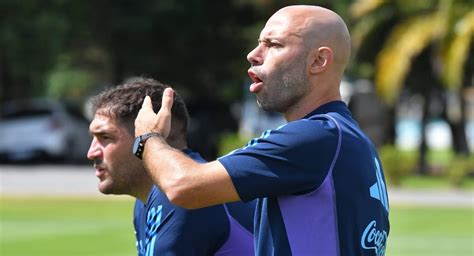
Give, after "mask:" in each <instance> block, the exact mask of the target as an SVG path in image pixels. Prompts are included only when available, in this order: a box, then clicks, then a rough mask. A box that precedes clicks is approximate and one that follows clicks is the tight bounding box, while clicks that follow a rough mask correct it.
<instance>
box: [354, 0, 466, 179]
mask: <svg viewBox="0 0 474 256" xmlns="http://www.w3.org/2000/svg"><path fill="white" fill-rule="evenodd" d="M351 14H352V17H353V18H354V20H355V25H354V27H353V30H352V34H353V39H354V45H355V48H356V50H357V57H356V58H358V59H360V60H362V62H363V63H365V65H361V66H362V67H368V68H366V69H365V71H366V72H365V75H367V76H370V77H371V78H373V79H374V81H375V84H376V87H377V92H378V94H379V95H380V96H381V97H382V98H383V99H384V100H385V101H386V102H387V103H388V104H390V105H391V106H393V107H394V105H395V104H396V102H397V100H398V98H399V96H400V95H401V91H402V89H403V84H406V87H407V88H409V89H411V90H412V91H415V92H418V93H421V94H422V95H423V97H424V99H425V101H424V111H423V118H422V121H423V122H422V127H423V128H422V129H423V130H424V126H425V125H426V121H427V115H428V110H429V106H430V102H431V99H432V94H433V93H434V92H436V91H437V90H439V89H440V88H443V90H450V91H453V92H455V94H456V95H457V97H458V98H459V100H460V102H463V100H464V98H463V97H462V91H463V88H464V87H467V86H471V85H472V77H473V73H472V67H471V66H472V64H471V63H472V58H473V57H474V55H473V52H472V49H471V48H472V44H473V35H474V4H473V3H472V2H471V1H462V0H436V1H435V0H432V1H410V2H407V1H400V0H392V1H371V0H359V1H356V2H355V3H354V4H353V5H352V6H351ZM381 42H382V43H381ZM372 61H373V62H374V63H375V64H374V65H371V64H370V63H371V62H372ZM415 62H416V63H418V64H419V65H416V66H415V65H413V64H414V63H415ZM469 67H471V68H469ZM367 70H368V72H367ZM415 71H416V72H415ZM464 105H465V104H464V103H462V104H461V106H464ZM461 111H462V114H461V117H462V118H459V119H458V120H453V119H450V118H448V122H449V123H450V126H451V127H452V130H453V136H454V141H455V143H454V150H455V151H456V152H459V153H467V152H468V147H467V141H466V137H465V131H464V124H465V114H464V111H465V109H464V107H463V108H461ZM423 138H424V136H423ZM425 153H426V142H425V141H424V139H423V140H422V143H421V145H420V157H421V158H420V171H421V172H424V171H426V162H425Z"/></svg>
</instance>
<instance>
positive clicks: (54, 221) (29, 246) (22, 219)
mask: <svg viewBox="0 0 474 256" xmlns="http://www.w3.org/2000/svg"><path fill="white" fill-rule="evenodd" d="M121 198H122V199H119V197H116V198H115V199H113V197H110V199H101V198H92V199H85V198H82V199H81V198H39V197H36V198H10V197H8V198H5V197H2V198H0V255H9V256H10V255H11V256H17V255H25V256H26V255H48V256H53V255H87V256H94V255H97V256H106V255H110V256H112V255H114V256H115V255H136V250H135V238H134V231H133V224H132V223H133V222H132V217H131V216H132V211H133V201H132V200H131V199H130V200H123V198H124V197H121Z"/></svg>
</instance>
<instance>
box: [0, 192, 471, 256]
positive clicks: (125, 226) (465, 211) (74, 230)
mask: <svg viewBox="0 0 474 256" xmlns="http://www.w3.org/2000/svg"><path fill="white" fill-rule="evenodd" d="M123 198H125V197H107V198H106V199H104V198H92V199H87V198H39V197H32V198H13V197H0V255H6V256H19V255H25V256H26V255H28V256H29V255H48V256H55V255H87V256H95V255H97V256H106V255H114V256H115V255H136V253H135V240H134V234H133V227H132V217H131V216H132V206H133V201H132V200H131V199H130V200H128V199H126V200H124V199H123ZM390 220H391V232H390V236H389V240H388V241H389V245H388V249H387V253H386V255H388V256H415V255H416V256H423V255H430V256H446V255H456V256H464V255H465V256H472V255H474V209H473V208H440V207H413V206H410V207H408V206H405V207H404V206H396V205H395V206H393V205H392V209H391V216H390Z"/></svg>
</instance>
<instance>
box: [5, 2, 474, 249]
mask: <svg viewBox="0 0 474 256" xmlns="http://www.w3.org/2000/svg"><path fill="white" fill-rule="evenodd" d="M288 4H315V5H321V6H324V7H327V8H330V9H332V10H334V11H336V12H337V13H339V14H340V15H341V16H342V17H343V19H344V20H345V21H346V23H347V25H348V26H349V29H350V32H351V35H352V44H353V53H352V58H351V61H350V63H349V66H348V68H347V71H346V76H345V78H344V81H343V83H342V84H341V93H342V95H343V99H344V101H345V102H346V103H347V104H348V106H349V108H350V109H351V110H352V112H353V115H354V117H355V118H356V119H357V120H358V122H359V124H360V126H361V128H362V129H363V130H364V131H365V132H366V133H367V135H368V136H369V137H370V138H371V139H372V140H373V142H374V143H375V145H376V146H377V147H378V149H379V153H380V156H381V159H382V162H383V167H384V171H385V176H386V179H387V182H388V185H389V191H390V192H391V194H390V197H391V199H392V202H394V203H393V205H392V206H393V207H392V212H391V221H392V231H391V235H390V237H389V248H388V252H390V253H389V254H388V255H474V246H473V244H474V235H473V234H474V217H473V216H474V211H473V208H474V203H473V195H474V154H473V151H474V47H473V46H474V3H473V2H472V1H467V0H422V1H406V0H385V1H382V0H379V1H377V0H356V1H350V0H337V1H334V0H320V1H317V0H315V1H284V0H281V1H276V0H230V1H210V0H209V1H203V0H201V1H198V0H184V1H177V0H155V1H151V0H147V1H131V0H117V1H110V0H95V1H72V0H71V1H67V0H49V1H47V0H44V1H34V0H23V1H14V0H0V46H1V47H0V105H1V107H0V164H1V165H0V175H1V176H0V178H1V183H0V185H1V192H2V194H1V197H0V199H1V201H0V214H1V215H0V217H1V219H0V254H1V255H30V254H31V251H28V250H27V249H24V247H23V245H24V244H25V242H29V244H30V245H31V246H30V247H31V248H32V249H31V250H32V251H33V252H35V254H36V255H61V254H65V253H67V254H69V255H130V254H134V241H133V239H134V238H133V230H132V226H131V223H132V222H131V218H132V217H131V207H132V206H131V204H132V202H131V201H130V200H128V201H127V200H125V201H124V200H119V201H115V200H113V199H112V198H113V197H102V196H100V195H98V194H99V192H96V191H95V190H96V188H95V184H96V181H95V177H93V176H94V175H93V173H92V172H93V171H92V168H91V167H89V166H88V164H89V162H88V161H87V160H86V159H85V155H86V152H87V148H88V146H89V141H90V137H89V135H88V123H89V121H90V120H91V118H92V116H91V113H90V111H89V105H88V103H89V100H90V97H92V96H94V95H96V94H97V93H99V92H101V91H102V90H103V89H105V88H107V87H111V86H116V85H118V84H121V83H123V82H124V81H126V80H127V79H130V78H133V77H136V76H146V77H152V78H155V79H157V80H160V81H162V82H164V83H167V84H170V85H172V86H173V87H174V88H175V89H176V90H177V91H178V92H179V93H180V94H181V95H182V96H183V97H184V99H185V101H186V102H187V104H188V107H189V111H190V115H191V117H192V119H191V123H190V127H189V128H190V133H189V145H190V147H191V148H193V149H195V150H196V151H198V152H200V153H201V154H202V155H203V156H204V157H205V158H206V159H208V160H212V159H215V157H216V156H219V155H222V154H225V153H227V152H229V151H230V150H232V149H235V148H236V147H240V146H242V145H244V144H245V143H246V141H247V140H248V139H250V138H252V137H254V136H259V135H260V133H261V132H262V131H264V130H266V129H269V128H276V127H278V126H279V125H281V124H282V123H284V119H283V118H282V116H281V115H280V114H278V113H268V112H262V111H260V110H259V109H258V107H257V106H256V103H255V97H254V96H253V95H251V94H249V93H248V85H249V84H250V80H249V79H248V76H247V69H248V67H249V63H248V62H247V60H246V55H247V53H248V52H249V51H250V50H252V49H253V48H254V47H255V46H256V43H257V42H256V41H257V38H258V35H259V33H260V30H261V29H262V28H263V26H264V23H265V21H266V20H267V19H268V18H269V17H270V15H271V14H273V13H274V12H275V11H276V10H277V9H279V8H281V7H283V6H285V5H288ZM65 173H66V174H70V175H69V176H67V175H66V176H64V175H65ZM41 174H45V175H44V176H41ZM82 174H85V175H88V176H90V177H89V179H88V180H87V178H86V180H81V178H79V177H82V176H81V175H82ZM55 175H56V176H55ZM58 175H59V176H58ZM31 177H35V178H34V180H33V181H31V182H30V183H28V182H29V181H27V179H29V178H31ZM48 177H49V178H48ZM51 177H57V178H58V179H59V180H61V183H62V184H66V185H65V188H64V189H60V188H58V184H57V183H56V184H55V183H48V182H50V180H51ZM48 180H49V181H48ZM74 181H75V182H74ZM79 181H82V182H83V184H84V186H85V187H86V189H84V186H83V187H81V186H78V184H77V183H78V182H79ZM68 182H70V183H68ZM41 184H43V186H44V187H47V188H55V189H56V190H54V189H53V190H52V192H51V191H50V192H51V193H50V192H48V191H49V190H47V189H39V190H34V189H32V188H34V187H35V186H41ZM67 184H71V185H67ZM71 186H72V187H73V188H72V187H71ZM76 186H77V187H76ZM18 188H20V189H18ZM29 190H31V192H29V193H28V192H27V191H29ZM83 190H84V191H86V193H82V192H81V191H83ZM12 191H13V192H12ZM25 191H26V192H25ZM71 191H77V192H78V193H70V192H71ZM91 191H92V192H91ZM52 195H54V196H52ZM58 196H59V198H60V199H58ZM417 196H418V197H417ZM78 198H79V199H78ZM85 198H86V199H85ZM416 198H418V199H416ZM96 199H98V200H96ZM91 200H92V202H96V204H97V205H96V207H97V208H95V209H96V210H94V211H90V208H88V205H90V204H91ZM38 202H41V203H38ZM70 202H74V203H72V204H73V205H77V207H78V210H74V213H78V212H80V213H81V214H74V213H73V212H70V213H67V214H65V213H64V212H65V211H68V210H69V211H72V208H71V206H70V205H69V204H70ZM427 203H428V204H427ZM28 205H30V207H27V206H28ZM33 205H34V206H33ZM52 205H53V206H54V207H52ZM64 205H67V208H61V209H57V208H60V206H64ZM81 205H82V207H81ZM84 205H85V206H84ZM43 207H45V208H43ZM33 209H37V211H35V210H33ZM48 209H49V210H48ZM51 209H54V210H51ZM85 209H89V211H87V210H85ZM116 209H122V210H121V211H119V210H116ZM30 212H32V213H31V214H27V213H30ZM53 212H54V213H56V214H58V215H59V216H63V217H64V216H69V217H70V218H68V219H64V221H65V222H66V223H68V225H65V226H66V227H68V228H67V230H69V231H68V235H69V236H68V235H65V234H63V233H61V232H59V233H58V232H57V231H54V232H53V231H51V230H50V229H47V228H45V225H46V224H44V223H53V220H54V221H57V219H58V218H57V217H54V218H53V217H51V216H53ZM118 212H120V213H118ZM435 213H436V214H435ZM87 214H90V218H88V219H87V218H86V219H83V218H85V217H84V216H88V215H87ZM117 214H118V215H117ZM76 215H77V216H76ZM48 216H49V217H50V218H49V219H48ZM79 216H80V217H81V218H82V219H77V218H79ZM423 216H425V217H423ZM426 216H431V217H432V219H430V218H427V217H426ZM59 219H61V218H59ZM71 219H74V220H76V221H77V222H79V223H83V225H77V222H76V221H75V222H76V223H75V225H72V226H71V225H70V224H71ZM46 220H47V221H46ZM111 220H114V221H111ZM93 223H94V224H93ZM99 223H100V224H99ZM104 223H106V224H107V225H105V226H104V227H103V229H97V228H88V229H84V227H87V226H88V225H89V226H90V227H92V226H94V225H95V226H94V227H96V226H97V225H104ZM440 223H443V224H440ZM23 225H25V226H23ZM443 225H445V226H443ZM74 226H78V228H79V229H74V228H73V227H74ZM19 227H22V228H19ZM28 227H35V229H37V230H35V231H31V230H32V228H28ZM81 227H82V229H81ZM109 229H112V231H113V230H115V231H113V232H111V230H109ZM116 229H120V230H122V232H116V231H117V230H116ZM26 230H29V231H28V232H26ZM71 230H75V231H71ZM123 230H126V231H123ZM31 232H33V233H31ZM94 232H95V233H94ZM97 232H98V233H97ZM102 232H104V233H102ZM111 233H113V234H115V236H117V234H121V233H123V234H125V236H122V237H119V238H117V237H115V236H114V235H110V234H111ZM58 234H59V235H58ZM94 236H97V239H100V240H101V241H102V242H103V243H104V241H103V239H105V238H104V237H107V239H109V240H107V241H108V243H111V244H113V245H114V246H110V245H109V247H108V248H102V249H98V248H99V247H100V246H99V243H98V242H94V241H96V240H95V239H92V240H91V238H92V237H94ZM86 237H88V238H89V239H85V238H86ZM59 238H62V239H66V240H64V241H63V240H61V241H63V242H64V243H65V244H68V242H69V244H68V246H64V248H60V247H57V246H45V245H48V242H47V241H49V244H51V241H56V242H57V239H59ZM427 238H430V239H431V240H429V239H428V240H423V239H427ZM81 239H82V240H81ZM84 239H85V240H84ZM120 239H122V240H120ZM67 241H68V242H67ZM78 241H82V242H86V243H87V244H89V245H90V246H85V247H84V246H81V247H74V246H73V245H71V244H77V242H78ZM118 241H122V242H120V243H119V242H118ZM424 241H428V242H424ZM56 244H57V243H56ZM95 244H97V247H94V245H95ZM115 245H117V246H115ZM433 245H437V247H436V248H434V246H433ZM35 246H38V247H35ZM41 246H44V247H41ZM76 246H77V245H76ZM120 246H122V247H125V249H124V248H122V247H120ZM112 247H113V248H112ZM22 248H23V249H22ZM54 248H55V249H54ZM86 248H89V249H86ZM430 248H431V249H430ZM114 249H116V251H114ZM119 249H120V250H119ZM42 252H44V253H42ZM127 252H128V253H127ZM38 253H39V254H38ZM55 253H57V254H55ZM121 253H122V254H121Z"/></svg>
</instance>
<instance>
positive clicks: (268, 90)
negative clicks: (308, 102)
mask: <svg viewBox="0 0 474 256" xmlns="http://www.w3.org/2000/svg"><path fill="white" fill-rule="evenodd" d="M295 64H297V65H295ZM305 71H306V63H305V62H304V58H302V57H300V59H299V60H297V61H294V62H291V63H290V62H289V63H288V64H287V65H282V66H280V67H279V68H277V69H275V70H274V71H273V72H272V74H271V75H268V76H267V77H264V81H265V86H264V88H262V90H261V91H260V92H259V93H258V94H257V104H258V106H259V107H260V108H262V109H263V110H265V111H275V112H280V113H285V112H287V111H288V110H289V109H290V108H291V107H292V106H293V105H295V104H296V103H297V102H298V101H299V100H300V99H301V98H302V97H303V96H304V95H305V94H306V92H307V91H308V86H309V85H308V78H307V77H306V74H305Z"/></svg>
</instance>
